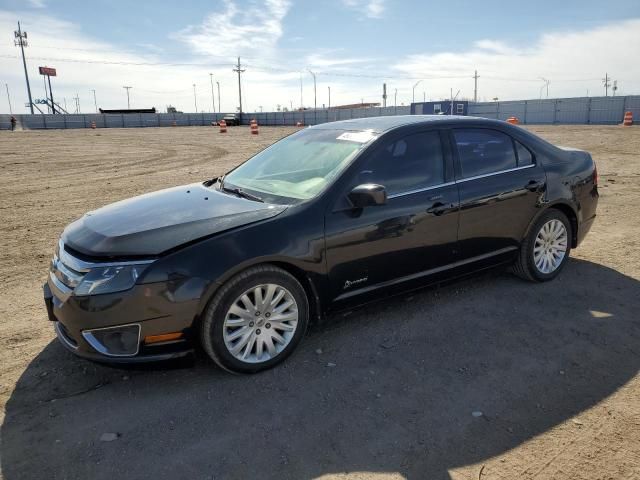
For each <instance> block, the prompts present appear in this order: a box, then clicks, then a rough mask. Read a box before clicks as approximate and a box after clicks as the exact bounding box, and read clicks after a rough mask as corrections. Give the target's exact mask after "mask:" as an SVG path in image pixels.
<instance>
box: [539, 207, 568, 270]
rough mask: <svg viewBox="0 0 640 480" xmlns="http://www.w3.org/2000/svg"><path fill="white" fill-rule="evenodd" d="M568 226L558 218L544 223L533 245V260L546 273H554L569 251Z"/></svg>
mask: <svg viewBox="0 0 640 480" xmlns="http://www.w3.org/2000/svg"><path fill="white" fill-rule="evenodd" d="M567 246H568V235H567V228H566V227H565V226H564V223H562V222H561V221H560V220H558V219H555V218H554V219H552V220H549V221H548V222H546V223H545V224H544V225H542V228H540V231H539V232H538V235H537V236H536V240H535V244H534V246H533V262H534V264H535V266H536V268H537V269H538V270H539V271H540V272H541V273H544V274H550V273H553V272H554V271H555V270H557V269H558V267H559V266H560V265H561V264H562V260H563V259H564V257H565V255H566V253H567Z"/></svg>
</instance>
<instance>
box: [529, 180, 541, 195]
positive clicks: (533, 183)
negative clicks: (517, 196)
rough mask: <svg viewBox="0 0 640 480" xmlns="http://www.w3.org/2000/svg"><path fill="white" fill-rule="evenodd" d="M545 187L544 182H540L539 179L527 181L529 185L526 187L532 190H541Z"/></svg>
mask: <svg viewBox="0 0 640 480" xmlns="http://www.w3.org/2000/svg"><path fill="white" fill-rule="evenodd" d="M543 187H544V182H539V181H537V180H531V181H530V182H529V183H527V186H526V187H524V188H526V189H527V190H529V191H530V192H539V191H541V190H542V188H543Z"/></svg>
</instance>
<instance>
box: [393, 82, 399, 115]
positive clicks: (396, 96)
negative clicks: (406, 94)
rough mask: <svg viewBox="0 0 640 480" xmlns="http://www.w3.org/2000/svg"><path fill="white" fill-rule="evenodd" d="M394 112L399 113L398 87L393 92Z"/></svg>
mask: <svg viewBox="0 0 640 480" xmlns="http://www.w3.org/2000/svg"><path fill="white" fill-rule="evenodd" d="M393 113H394V115H395V114H397V113H398V89H397V88H396V91H395V92H394V93H393Z"/></svg>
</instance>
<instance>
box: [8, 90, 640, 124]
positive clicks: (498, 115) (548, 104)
mask: <svg viewBox="0 0 640 480" xmlns="http://www.w3.org/2000/svg"><path fill="white" fill-rule="evenodd" d="M626 111H630V112H631V113H632V114H633V116H634V118H635V119H636V120H638V119H640V95H634V96H625V97H581V98H554V99H544V100H516V101H507V102H483V103H469V115H472V116H477V117H485V118H495V119H498V120H506V119H507V118H509V117H511V116H516V117H518V119H519V120H520V122H521V123H524V124H587V125H588V124H598V125H606V124H617V123H622V118H623V116H624V112H626ZM410 112H411V107H410V106H400V107H386V108H383V107H374V108H352V109H319V110H305V111H295V112H254V113H243V115H242V123H243V124H248V123H249V121H250V120H251V119H254V118H255V119H256V120H257V121H258V124H260V125H296V124H297V123H301V124H303V125H316V124H319V123H326V122H333V121H336V120H349V119H352V118H364V117H377V116H385V115H409V114H410ZM224 115H225V114H224V113H136V114H76V115H16V118H17V120H18V122H19V127H22V128H26V129H49V128H90V127H91V122H95V124H96V127H97V128H136V127H169V126H173V125H175V126H198V125H199V126H202V125H211V123H212V122H217V121H219V120H220V119H222V117H223V116H224ZM10 118H11V117H10V115H6V114H3V115H0V129H3V130H4V129H8V128H10V126H11V123H10Z"/></svg>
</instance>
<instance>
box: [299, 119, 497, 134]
mask: <svg viewBox="0 0 640 480" xmlns="http://www.w3.org/2000/svg"><path fill="white" fill-rule="evenodd" d="M445 122H446V123H449V124H456V123H460V124H465V123H467V122H473V123H475V124H476V125H477V124H486V125H487V126H490V125H495V124H496V123H498V124H501V125H502V124H504V122H500V121H498V120H491V119H488V118H481V117H466V116H461V115H392V116H385V117H367V118H354V119H351V120H339V121H337V122H329V123H322V124H320V125H315V126H313V127H311V128H314V129H318V130H372V131H374V132H376V133H384V132H387V131H389V130H393V129H395V128H399V127H403V126H406V125H417V124H425V125H427V124H432V125H433V124H439V123H445Z"/></svg>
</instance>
